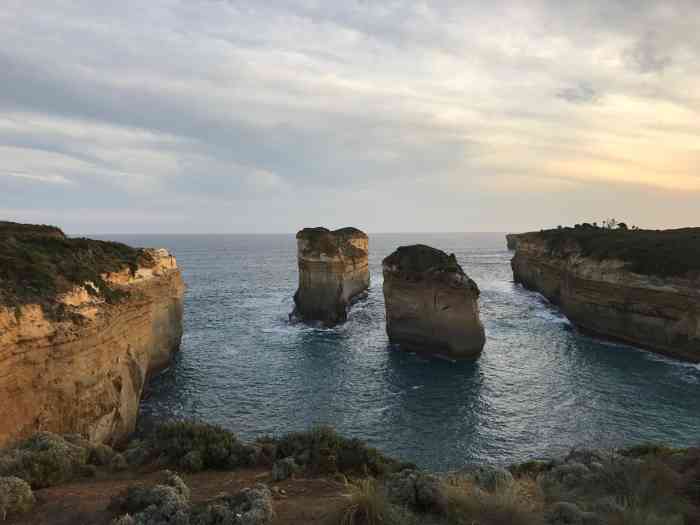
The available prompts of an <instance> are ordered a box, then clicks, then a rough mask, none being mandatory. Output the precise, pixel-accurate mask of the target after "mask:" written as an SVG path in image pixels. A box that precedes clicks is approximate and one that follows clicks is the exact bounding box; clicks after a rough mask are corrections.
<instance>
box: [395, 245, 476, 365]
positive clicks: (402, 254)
mask: <svg viewBox="0 0 700 525" xmlns="http://www.w3.org/2000/svg"><path fill="white" fill-rule="evenodd" d="M382 267H383V272H384V301H385V305H386V330H387V334H388V335H389V339H390V340H391V341H392V342H393V343H398V344H399V345H401V346H402V347H403V348H405V349H408V350H416V351H427V352H435V353H442V354H446V355H448V356H450V357H454V358H473V357H477V356H478V355H479V354H480V353H481V350H482V348H483V346H484V342H485V336H484V327H483V325H482V324H481V320H480V318H479V302H478V299H479V288H478V286H477V285H476V283H475V282H474V281H472V280H471V279H470V278H469V277H467V275H466V274H465V273H464V271H463V270H462V268H461V267H460V266H459V264H458V263H457V260H456V259H455V256H454V255H447V254H446V253H445V252H443V251H440V250H437V249H435V248H431V247H429V246H424V245H414V246H402V247H400V248H399V249H397V250H396V251H395V252H394V253H392V254H391V255H389V256H388V257H386V258H385V259H384V261H383V263H382Z"/></svg>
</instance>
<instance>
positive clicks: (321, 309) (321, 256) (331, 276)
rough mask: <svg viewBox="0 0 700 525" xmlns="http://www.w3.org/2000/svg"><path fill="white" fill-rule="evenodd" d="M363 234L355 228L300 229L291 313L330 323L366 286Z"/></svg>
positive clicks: (342, 317)
mask: <svg viewBox="0 0 700 525" xmlns="http://www.w3.org/2000/svg"><path fill="white" fill-rule="evenodd" d="M368 244H369V243H368V238H367V234H365V233H364V232H362V231H360V230H358V229H357V228H341V229H339V230H335V231H330V230H328V229H326V228H304V229H303V230H301V231H300V232H299V233H297V261H298V264H299V289H298V290H297V292H296V293H295V294H294V304H295V308H294V312H292V316H293V317H296V318H298V319H300V320H303V321H307V322H313V321H316V322H320V323H321V324H323V325H325V326H333V325H335V324H338V323H342V322H344V321H345V320H346V319H347V311H348V308H349V306H350V304H351V303H352V301H353V299H355V298H357V297H358V296H361V295H362V294H364V293H365V292H366V290H367V288H369V265H368V261H367V252H368Z"/></svg>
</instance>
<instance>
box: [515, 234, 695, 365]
mask: <svg viewBox="0 0 700 525" xmlns="http://www.w3.org/2000/svg"><path fill="white" fill-rule="evenodd" d="M517 237H518V238H517V250H516V253H515V255H514V257H513V259H512V261H511V266H512V268H513V277H514V280H515V281H516V282H519V283H521V284H523V285H524V286H525V287H527V288H530V289H532V290H536V291H538V292H540V293H541V294H542V295H544V296H545V297H546V298H547V299H549V300H550V301H551V302H552V303H554V304H556V305H558V306H559V307H560V309H561V310H562V312H563V313H564V314H565V315H566V316H567V317H568V318H569V319H570V320H571V321H572V322H573V323H574V324H575V325H577V326H578V327H580V328H581V329H583V330H584V331H587V332H590V333H593V334H596V335H599V336H603V337H607V338H611V339H614V340H619V341H622V342H627V343H630V344H633V345H636V346H640V347H643V348H646V349H649V350H652V351H655V352H658V353H661V354H665V355H669V356H672V357H676V358H680V359H684V360H689V361H693V362H700V278H698V277H697V276H694V277H693V276H691V275H686V276H664V277H660V276H654V275H643V274H639V273H635V272H632V271H630V270H629V263H628V262H625V261H623V260H620V259H616V258H611V259H603V260H600V259H596V258H593V257H587V256H583V255H582V251H581V248H580V246H579V245H578V244H577V243H576V242H575V241H573V240H572V241H570V242H564V243H559V244H558V245H557V246H556V247H555V248H553V247H552V246H550V245H548V244H547V242H546V241H545V240H544V239H543V238H542V237H541V236H540V235H538V234H536V233H533V234H523V235H519V236H517Z"/></svg>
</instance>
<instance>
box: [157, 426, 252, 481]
mask: <svg viewBox="0 0 700 525" xmlns="http://www.w3.org/2000/svg"><path fill="white" fill-rule="evenodd" d="M153 447H154V449H155V451H156V452H158V453H159V454H160V455H161V457H163V458H164V459H165V460H166V461H167V462H168V463H170V464H173V465H177V466H179V467H180V468H182V469H184V470H188V471H192V472H196V471H199V470H203V469H234V468H237V467H244V466H252V465H254V464H255V463H256V462H257V450H256V448H255V447H252V446H250V445H246V444H245V443H243V442H241V441H240V440H239V439H238V437H237V436H236V435H235V434H233V433H232V432H229V431H228V430H225V429H224V428H221V427H219V426H216V425H210V424H207V423H196V422H193V421H174V422H170V423H164V424H162V425H160V426H158V427H157V428H156V431H155V434H154V436H153Z"/></svg>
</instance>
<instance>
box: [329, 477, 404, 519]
mask: <svg viewBox="0 0 700 525" xmlns="http://www.w3.org/2000/svg"><path fill="white" fill-rule="evenodd" d="M411 523H416V522H415V517H414V516H412V515H411V514H410V513H409V512H408V511H405V510H403V509H400V508H398V507H396V506H395V505H392V504H391V503H390V502H389V500H388V499H387V497H386V494H385V492H384V490H383V489H382V488H381V487H380V486H378V485H377V482H376V481H374V480H372V479H364V480H361V481H360V482H359V484H358V485H357V486H356V487H355V488H354V490H353V493H352V495H351V496H350V497H349V499H348V501H347V503H346V504H345V505H343V506H342V507H340V508H339V509H337V510H336V511H335V512H334V513H332V514H331V515H330V516H329V517H328V519H327V521H326V524H327V525H410V524H411Z"/></svg>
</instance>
